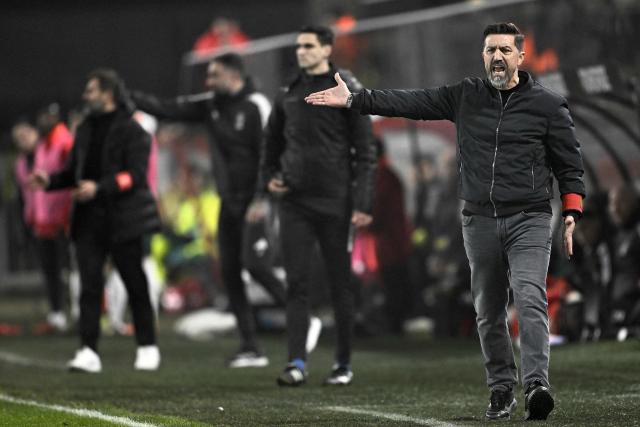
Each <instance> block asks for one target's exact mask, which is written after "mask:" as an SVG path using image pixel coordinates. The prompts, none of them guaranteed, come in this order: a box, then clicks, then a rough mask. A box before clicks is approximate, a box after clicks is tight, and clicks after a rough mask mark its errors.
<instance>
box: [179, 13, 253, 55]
mask: <svg viewBox="0 0 640 427" xmlns="http://www.w3.org/2000/svg"><path fill="white" fill-rule="evenodd" d="M248 42H249V37H247V35H246V34H245V33H243V32H242V30H241V29H240V26H239V25H238V23H237V22H236V21H234V20H233V19H230V18H225V17H218V18H215V19H214V20H213V21H211V25H209V28H208V29H207V31H206V32H204V33H203V34H201V35H200V37H198V39H197V40H196V42H195V43H194V45H193V48H192V49H191V50H192V51H193V52H194V53H196V54H197V55H201V56H206V55H213V54H215V53H216V52H217V51H219V50H221V49H225V48H231V49H242V48H244V47H245V46H246V45H247V43H248Z"/></svg>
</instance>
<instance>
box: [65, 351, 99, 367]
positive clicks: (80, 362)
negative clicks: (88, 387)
mask: <svg viewBox="0 0 640 427" xmlns="http://www.w3.org/2000/svg"><path fill="white" fill-rule="evenodd" d="M67 368H69V370H70V371H76V372H88V373H91V374H97V373H99V372H101V371H102V362H101V361H100V356H98V353H96V352H95V351H93V350H91V349H90V348H89V347H86V346H85V347H82V348H81V349H80V350H78V351H76V355H75V357H74V358H73V359H72V360H70V361H69V362H67Z"/></svg>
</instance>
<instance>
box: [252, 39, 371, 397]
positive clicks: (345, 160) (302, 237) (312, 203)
mask: <svg viewBox="0 0 640 427" xmlns="http://www.w3.org/2000/svg"><path fill="white" fill-rule="evenodd" d="M333 41H334V35H333V32H332V31H331V30H330V29H329V28H326V27H321V26H310V27H305V28H303V29H301V30H300V31H299V33H298V36H297V38H296V58H297V61H298V67H299V71H298V73H297V74H296V76H295V77H294V78H293V79H292V80H290V81H289V82H288V84H287V86H286V87H285V88H283V89H282V90H280V92H279V93H278V95H277V97H276V100H275V102H274V109H273V112H272V113H271V116H270V117H269V124H268V127H267V137H266V142H265V149H264V151H263V158H262V168H263V169H262V171H261V178H262V182H264V184H265V187H266V188H267V189H268V191H269V192H270V193H271V194H273V195H274V196H279V197H282V204H281V221H282V227H281V241H282V254H283V260H284V267H285V271H286V273H287V283H288V285H289V287H288V289H287V336H288V337H287V338H288V350H289V355H288V361H287V362H288V363H287V365H286V366H285V368H284V370H283V372H282V373H281V374H280V376H279V377H278V378H277V383H278V385H280V386H299V385H302V384H304V383H305V382H306V378H307V371H306V360H307V351H306V340H307V336H308V328H309V292H310V284H311V260H312V259H313V250H314V247H315V245H316V244H319V246H320V250H321V252H322V256H323V258H324V261H325V266H326V270H327V274H328V277H329V284H330V293H331V301H332V304H333V310H334V315H335V316H334V317H335V324H336V329H337V346H336V352H335V359H334V365H333V367H332V370H331V373H330V374H329V376H328V377H327V379H326V380H325V384H329V385H347V384H350V383H351V381H352V378H353V371H352V369H351V347H352V335H353V324H354V297H355V292H354V291H355V289H354V284H353V283H352V281H351V271H350V265H351V247H350V246H351V239H352V238H353V227H363V226H366V225H369V224H370V223H371V203H372V196H373V179H374V176H373V174H374V171H375V147H374V146H373V141H372V133H371V120H370V119H369V118H368V117H363V116H360V115H359V114H357V113H351V112H349V113H345V112H343V111H339V110H329V109H320V113H318V111H315V110H314V109H313V108H312V107H310V106H309V105H306V103H305V102H304V97H305V96H306V95H307V94H309V93H311V92H314V91H317V90H322V89H326V88H327V87H331V86H333V83H334V80H333V79H334V74H337V71H338V70H337V69H336V68H334V66H333V65H332V64H331V63H330V62H329V56H330V55H331V52H332V46H333ZM342 73H343V75H344V77H345V79H346V81H348V82H349V85H350V87H351V88H352V89H353V90H356V88H357V87H358V86H359V83H358V82H357V80H356V79H355V78H354V77H353V76H352V75H351V74H350V73H349V72H346V71H342ZM354 183H355V187H354Z"/></svg>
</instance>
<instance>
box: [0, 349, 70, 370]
mask: <svg viewBox="0 0 640 427" xmlns="http://www.w3.org/2000/svg"><path fill="white" fill-rule="evenodd" d="M0 361H2V362H7V363H13V364H14V365H20V366H32V367H36V368H45V369H57V370H61V371H64V370H66V369H67V367H66V366H65V365H64V364H63V363H56V362H51V361H48V360H38V359H32V358H30V357H25V356H21V355H19V354H16V353H9V352H8V351H0Z"/></svg>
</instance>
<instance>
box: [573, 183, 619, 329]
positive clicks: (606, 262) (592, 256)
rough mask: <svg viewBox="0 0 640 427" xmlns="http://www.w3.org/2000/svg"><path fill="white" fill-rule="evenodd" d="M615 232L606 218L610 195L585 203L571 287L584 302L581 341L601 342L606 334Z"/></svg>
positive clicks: (590, 199)
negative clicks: (601, 338)
mask: <svg viewBox="0 0 640 427" xmlns="http://www.w3.org/2000/svg"><path fill="white" fill-rule="evenodd" d="M614 234H615V233H614V229H613V227H612V224H611V221H610V220H609V216H608V214H607V193H604V192H603V193H597V194H594V195H593V196H591V197H589V198H588V199H586V201H585V204H584V210H583V213H582V219H581V220H580V227H579V228H578V229H577V230H576V243H577V245H576V252H575V254H574V257H573V261H574V269H573V273H572V275H571V276H570V281H571V284H572V285H573V286H574V287H575V288H576V289H577V290H579V291H580V293H581V295H582V299H583V308H582V319H580V320H581V327H580V328H581V332H580V341H582V342H586V341H598V340H599V339H600V337H601V336H602V333H603V332H606V330H607V324H608V321H609V315H608V312H609V310H608V309H609V304H608V297H609V292H610V290H611V279H612V274H613V262H614V259H613V254H614V249H613V235H614Z"/></svg>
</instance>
